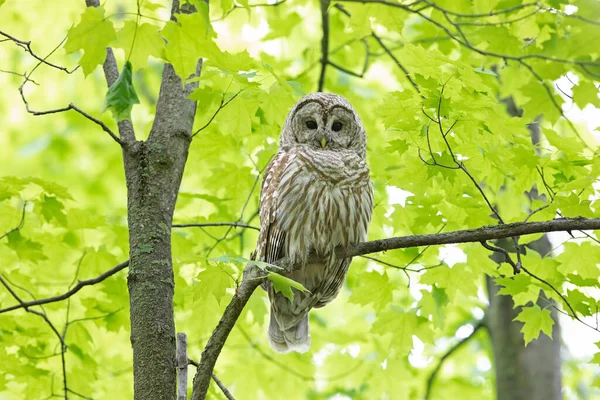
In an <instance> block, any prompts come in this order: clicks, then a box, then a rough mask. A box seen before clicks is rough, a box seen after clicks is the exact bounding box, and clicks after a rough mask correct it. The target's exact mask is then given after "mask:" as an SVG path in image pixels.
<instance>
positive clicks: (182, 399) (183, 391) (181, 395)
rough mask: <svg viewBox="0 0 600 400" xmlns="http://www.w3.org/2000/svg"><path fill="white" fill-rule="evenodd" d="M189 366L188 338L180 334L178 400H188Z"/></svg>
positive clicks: (178, 342)
mask: <svg viewBox="0 0 600 400" xmlns="http://www.w3.org/2000/svg"><path fill="white" fill-rule="evenodd" d="M188 365H189V362H188V356H187V336H186V335H185V333H182V332H179V333H178V334H177V400H187V383H188V372H187V367H188Z"/></svg>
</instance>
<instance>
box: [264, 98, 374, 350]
mask: <svg viewBox="0 0 600 400" xmlns="http://www.w3.org/2000/svg"><path fill="white" fill-rule="evenodd" d="M366 146H367V143H366V134H365V129H364V127H363V125H362V122H361V120H360V118H359V117H358V115H357V113H356V111H355V110H354V108H353V107H352V106H351V105H350V103H349V102H348V101H347V100H346V99H344V98H343V97H341V96H338V95H334V94H328V93H313V94H309V95H307V96H305V97H303V98H302V99H300V101H298V103H296V105H295V106H294V107H293V108H292V110H291V111H290V113H289V115H288V116H287V119H286V121H285V124H284V127H283V130H282V133H281V139H280V143H279V152H278V153H277V154H276V155H275V156H274V157H273V159H272V160H271V162H270V163H269V165H268V166H267V168H266V170H265V175H264V179H263V184H262V189H261V196H260V221H261V229H260V234H259V239H258V245H257V251H256V256H257V259H258V260H260V261H265V262H269V263H273V262H275V261H276V260H279V259H281V258H283V257H287V258H288V259H290V260H292V262H293V263H294V264H295V265H296V266H298V267H299V268H298V269H296V270H294V271H293V272H291V273H289V274H287V275H286V276H288V277H289V278H291V279H293V280H295V281H297V282H299V283H301V284H302V285H304V287H306V288H307V289H308V290H309V291H308V292H299V291H296V290H295V289H293V290H294V300H293V301H292V302H290V301H289V300H288V299H287V298H286V297H284V296H283V294H282V293H277V292H276V291H275V290H274V288H273V285H272V283H271V282H270V281H267V282H266V283H264V284H263V289H265V290H266V291H267V293H268V295H269V300H270V302H271V319H270V323H269V332H268V337H269V343H270V344H271V347H272V348H273V349H274V350H275V351H277V352H280V353H286V352H289V351H297V352H300V353H304V352H306V351H307V350H308V349H309V347H310V340H311V339H310V333H309V325H308V313H309V311H310V310H311V309H312V308H319V307H323V306H324V305H326V304H328V303H329V302H331V301H332V300H333V299H335V298H336V296H337V295H338V293H339V292H340V289H341V287H342V285H343V283H344V279H345V277H346V273H347V272H348V266H349V265H350V261H351V258H342V259H341V258H339V257H336V254H335V248H336V247H338V246H344V247H348V246H351V245H353V244H356V243H359V242H362V241H365V240H366V238H367V229H368V226H369V222H370V220H371V214H372V211H373V186H372V184H371V180H370V177H369V167H368V165H367V162H366ZM310 254H316V255H317V256H318V259H319V260H323V261H322V262H318V263H308V258H309V255H310Z"/></svg>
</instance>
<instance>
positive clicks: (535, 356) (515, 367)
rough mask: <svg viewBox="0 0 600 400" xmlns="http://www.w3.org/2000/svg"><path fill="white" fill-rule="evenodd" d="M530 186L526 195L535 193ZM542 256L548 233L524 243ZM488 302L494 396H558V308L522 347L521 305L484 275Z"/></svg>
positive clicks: (544, 303) (546, 399)
mask: <svg viewBox="0 0 600 400" xmlns="http://www.w3.org/2000/svg"><path fill="white" fill-rule="evenodd" d="M504 102H505V103H506V105H507V110H508V112H509V114H511V115H513V116H516V115H520V114H521V111H520V110H519V109H518V108H517V107H516V105H515V103H514V101H513V99H512V98H508V99H506V100H504ZM529 130H530V131H531V140H532V142H533V143H534V144H537V143H538V142H539V137H540V128H539V126H538V125H537V123H532V124H530V125H529ZM537 195H538V194H537V190H536V189H535V188H533V189H532V190H531V192H530V193H529V197H537ZM509 242H510V241H509V240H503V241H499V242H498V243H497V245H498V246H499V247H502V248H504V249H506V250H508V251H511V248H512V251H514V250H515V249H514V245H513V244H512V242H510V243H509ZM527 247H528V248H529V249H531V250H533V251H536V252H537V253H539V254H540V255H541V256H542V257H544V256H545V255H547V254H548V253H549V252H550V251H551V250H552V244H551V243H550V240H549V239H548V236H547V235H544V236H542V237H541V238H540V239H538V240H536V241H535V242H532V243H530V244H528V245H527ZM492 258H493V259H494V260H495V261H497V262H499V261H500V260H502V259H503V258H504V256H503V255H500V254H498V253H494V255H493V256H492ZM486 283H487V288H488V297H489V301H490V306H489V308H488V310H487V321H488V327H489V332H490V337H491V340H492V348H493V351H494V360H495V363H494V364H495V370H496V398H497V399H498V400H561V399H562V392H561V387H562V384H561V359H560V325H559V321H558V312H557V311H556V309H554V308H552V309H551V310H550V316H551V317H552V319H553V320H554V325H553V327H552V338H549V337H548V336H546V335H545V334H542V333H540V336H539V337H538V339H537V340H533V341H532V342H531V343H529V344H528V345H527V347H525V342H524V340H523V334H522V333H521V329H522V328H523V325H524V324H523V323H522V322H519V321H514V319H515V318H516V317H517V315H519V313H520V312H521V307H517V308H516V309H515V308H514V302H513V300H512V297H511V296H502V295H498V291H499V290H500V287H499V286H498V285H496V284H495V283H494V282H493V281H492V280H491V279H490V277H489V276H488V277H486ZM551 302H552V300H549V299H547V298H546V296H545V295H544V293H543V292H540V296H539V298H538V301H537V304H538V306H540V308H548V307H549V304H552V303H551Z"/></svg>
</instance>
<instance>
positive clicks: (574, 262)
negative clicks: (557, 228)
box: [556, 242, 600, 279]
mask: <svg viewBox="0 0 600 400" xmlns="http://www.w3.org/2000/svg"><path fill="white" fill-rule="evenodd" d="M556 260H557V261H558V262H560V266H559V267H558V270H559V271H560V272H561V273H562V274H563V275H569V274H572V273H574V272H576V273H577V275H579V276H580V277H582V278H583V279H598V278H599V277H600V268H598V261H599V260H600V246H594V245H593V244H592V243H590V242H583V243H581V244H579V245H578V244H576V243H565V251H564V252H562V253H561V254H560V255H559V256H558V257H557V258H556Z"/></svg>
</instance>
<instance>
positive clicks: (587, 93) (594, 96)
mask: <svg viewBox="0 0 600 400" xmlns="http://www.w3.org/2000/svg"><path fill="white" fill-rule="evenodd" d="M573 101H574V102H575V104H577V106H578V107H579V108H581V109H582V110H583V109H584V108H585V106H587V105H588V104H591V105H593V106H594V107H600V98H599V97H598V88H597V87H596V85H594V83H593V82H590V81H587V80H582V81H581V82H579V84H578V85H577V86H574V87H573Z"/></svg>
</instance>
